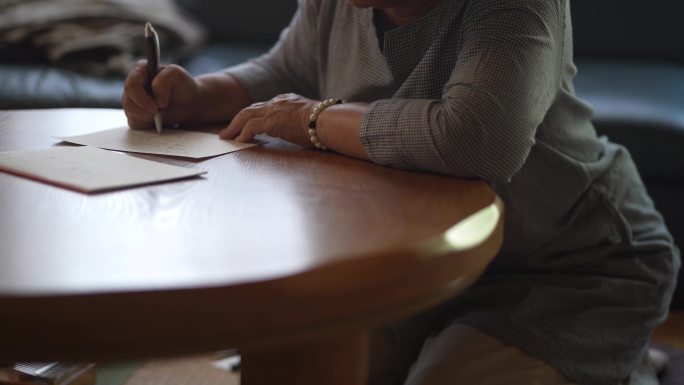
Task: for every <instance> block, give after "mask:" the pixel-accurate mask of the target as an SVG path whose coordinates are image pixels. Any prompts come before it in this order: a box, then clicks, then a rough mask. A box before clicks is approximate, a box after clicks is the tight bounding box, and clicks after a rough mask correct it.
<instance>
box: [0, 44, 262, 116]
mask: <svg viewBox="0 0 684 385" xmlns="http://www.w3.org/2000/svg"><path fill="white" fill-rule="evenodd" d="M268 48H269V46H268V45H264V44H261V45H259V44H252V45H240V44H233V45H228V44H223V45H210V46H207V47H205V48H204V49H201V50H200V51H198V52H197V53H196V54H195V55H193V56H192V57H190V58H189V59H188V60H186V61H184V62H181V63H180V64H181V65H183V66H184V67H186V68H187V69H188V71H189V72H190V73H192V74H193V75H199V74H203V73H207V72H212V71H217V70H219V69H221V68H225V67H227V66H230V65H234V64H238V63H241V62H243V61H245V60H247V59H249V58H252V57H255V56H258V55H260V54H262V53H263V52H265V51H266V50H267V49H268ZM0 73H1V74H2V76H0V90H2V95H1V96H0V109H3V110H8V109H24V108H62V107H92V108H95V107H102V108H121V94H122V92H123V81H124V79H123V77H119V78H99V77H95V76H89V75H82V74H78V73H76V72H72V71H69V70H66V69H60V68H56V67H50V66H47V65H39V64H36V65H19V64H0Z"/></svg>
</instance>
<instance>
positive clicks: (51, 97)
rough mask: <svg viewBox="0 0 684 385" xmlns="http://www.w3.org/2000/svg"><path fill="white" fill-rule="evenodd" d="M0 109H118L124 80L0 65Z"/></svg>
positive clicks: (25, 66) (61, 70)
mask: <svg viewBox="0 0 684 385" xmlns="http://www.w3.org/2000/svg"><path fill="white" fill-rule="evenodd" d="M0 74H2V76H0V90H2V96H1V97H0V109H3V110H4V109H23V108H58V107H115V108H116V107H120V106H121V93H122V91H123V80H122V79H120V78H97V77H94V76H87V75H80V74H77V73H75V72H72V71H68V70H63V69H59V68H55V67H49V66H46V65H18V64H0Z"/></svg>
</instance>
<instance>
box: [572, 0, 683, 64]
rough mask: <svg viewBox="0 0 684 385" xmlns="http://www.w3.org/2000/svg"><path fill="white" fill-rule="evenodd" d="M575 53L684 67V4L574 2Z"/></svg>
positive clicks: (673, 0) (678, 0)
mask: <svg viewBox="0 0 684 385" xmlns="http://www.w3.org/2000/svg"><path fill="white" fill-rule="evenodd" d="M570 5H571V7H572V17H573V26H574V30H575V31H574V38H575V52H576V53H577V54H578V56H585V57H602V58H639V59H641V58H649V59H665V60H670V59H674V60H678V61H679V62H680V63H684V39H682V36H684V23H682V22H681V18H682V14H684V1H682V0H659V1H657V2H652V3H648V2H645V1H643V0H599V1H571V2H570Z"/></svg>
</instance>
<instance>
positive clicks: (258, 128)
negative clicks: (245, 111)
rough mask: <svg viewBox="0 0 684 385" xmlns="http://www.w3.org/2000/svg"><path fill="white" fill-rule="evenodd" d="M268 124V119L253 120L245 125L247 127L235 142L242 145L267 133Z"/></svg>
mask: <svg viewBox="0 0 684 385" xmlns="http://www.w3.org/2000/svg"><path fill="white" fill-rule="evenodd" d="M267 124H268V123H267V122H266V119H264V118H261V117H259V118H254V119H251V120H250V121H249V122H247V124H245V127H244V128H243V129H242V131H240V135H238V137H237V138H235V141H237V142H241V143H247V142H249V141H250V140H252V139H253V138H254V136H256V135H259V134H263V133H265V132H266V125H267Z"/></svg>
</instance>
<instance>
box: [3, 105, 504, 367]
mask: <svg viewBox="0 0 684 385" xmlns="http://www.w3.org/2000/svg"><path fill="white" fill-rule="evenodd" d="M124 124H125V118H124V116H123V113H122V112H121V111H118V110H42V111H40V110H39V111H0V150H2V151H7V150H23V149H37V148H46V147H49V146H53V145H58V144H59V142H60V141H59V140H58V139H55V137H59V136H67V135H76V134H81V133H87V132H91V131H94V130H98V129H105V128H110V127H115V126H120V125H124ZM267 140H268V141H269V142H268V143H267V144H265V145H263V146H259V147H257V148H254V149H249V150H244V151H240V152H237V153H233V154H228V155H225V156H220V157H215V158H210V159H204V160H200V161H188V160H184V159H173V158H167V157H157V156H142V155H137V156H140V157H142V158H145V159H152V160H156V161H161V162H165V163H170V164H175V165H181V166H187V167H193V168H199V169H203V170H207V171H208V174H207V175H206V176H205V177H203V178H200V179H196V180H187V181H180V182H174V183H164V184H158V185H153V186H146V187H141V188H134V189H127V190H122V191H116V192H109V193H103V194H96V195H85V194H81V193H76V192H72V191H69V190H64V189H60V188H58V187H53V186H49V185H46V184H41V183H38V182H34V181H31V180H27V179H22V178H18V177H15V176H12V175H9V174H5V173H0V248H1V250H2V258H0V341H2V342H1V343H2V349H0V360H37V359H50V358H75V359H85V358H89V359H104V358H119V357H128V356H149V355H162V354H176V353H189V352H200V351H207V350H210V349H221V348H225V347H228V346H239V347H244V348H245V349H247V350H250V349H252V350H253V351H255V352H259V351H262V350H263V349H266V348H268V347H270V346H273V345H277V344H284V345H283V346H287V344H290V343H292V341H294V340H295V339H296V338H317V337H318V336H321V335H324V334H325V333H330V332H332V331H335V332H338V331H340V330H342V329H344V328H348V329H350V330H351V328H357V329H363V328H366V327H368V325H372V324H374V323H378V322H381V321H384V320H388V319H391V318H395V317H398V316H402V315H406V314H408V313H410V312H412V311H416V310H418V309H421V308H424V307H426V306H429V305H431V304H434V303H436V302H438V301H441V300H443V299H445V298H447V297H449V296H451V295H453V294H454V293H456V292H458V291H459V290H461V289H462V288H463V287H465V286H466V285H467V284H469V283H470V282H471V281H472V280H473V279H475V278H476V277H477V275H478V274H479V273H480V272H481V271H482V270H483V269H484V267H485V266H486V265H487V263H488V262H489V260H490V259H491V258H492V257H493V256H494V255H495V254H496V252H497V251H498V247H499V245H500V242H501V236H502V235H501V232H502V229H501V221H502V220H501V218H500V217H496V216H495V217H494V221H495V224H496V226H495V227H492V231H491V232H490V233H487V234H486V237H485V238H483V239H482V241H480V242H476V243H474V244H472V245H469V246H468V247H464V246H462V245H461V246H459V245H458V244H455V243H454V242H451V241H449V240H448V239H447V237H445V232H446V231H447V230H449V229H452V226H453V225H455V224H457V223H459V222H460V221H462V220H463V219H465V218H467V217H468V216H469V215H471V214H473V213H476V212H479V211H480V210H483V209H487V208H488V207H494V208H495V211H494V212H495V213H498V212H501V209H502V208H501V204H500V201H499V200H498V198H497V197H496V196H495V194H494V193H493V192H492V191H491V189H490V188H489V187H488V186H487V185H486V184H485V183H483V182H481V181H464V180H458V179H454V178H449V177H444V176H437V175H430V174H424V173H415V172H405V171H399V170H394V169H389V168H384V167H380V166H377V165H373V164H371V163H367V162H362V161H357V160H353V159H350V158H346V157H343V156H339V155H336V154H333V153H329V152H320V151H311V150H304V149H302V148H300V147H297V146H294V145H289V144H287V143H284V142H281V141H277V140H274V139H270V138H269V139H267ZM466 243H467V242H466ZM39 345H41V346H42V348H40V349H36V346H39Z"/></svg>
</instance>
